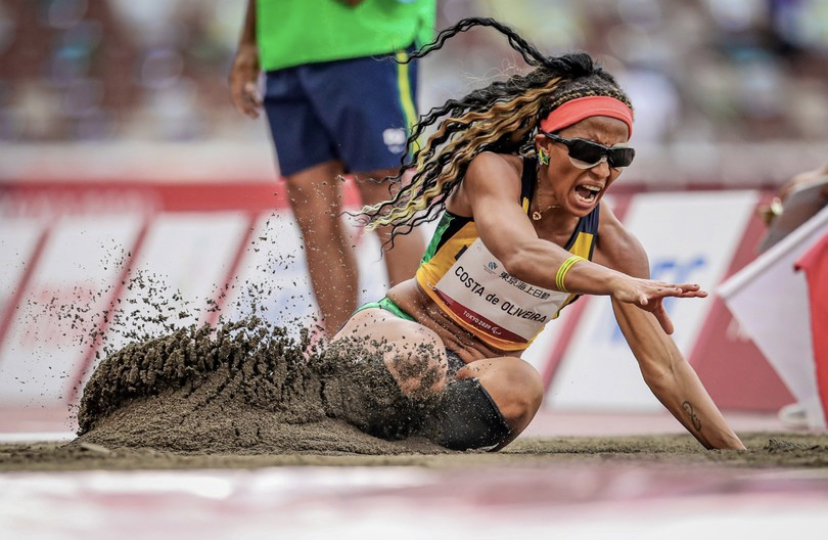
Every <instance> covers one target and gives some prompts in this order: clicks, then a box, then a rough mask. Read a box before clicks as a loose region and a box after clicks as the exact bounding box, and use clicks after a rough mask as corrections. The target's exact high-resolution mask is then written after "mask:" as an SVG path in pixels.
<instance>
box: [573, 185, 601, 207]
mask: <svg viewBox="0 0 828 540" xmlns="http://www.w3.org/2000/svg"><path fill="white" fill-rule="evenodd" d="M599 193H601V187H600V186H588V185H581V186H577V187H576V188H575V194H576V195H578V198H579V199H580V200H582V201H583V202H586V203H591V202H594V201H595V198H596V197H598V194H599Z"/></svg>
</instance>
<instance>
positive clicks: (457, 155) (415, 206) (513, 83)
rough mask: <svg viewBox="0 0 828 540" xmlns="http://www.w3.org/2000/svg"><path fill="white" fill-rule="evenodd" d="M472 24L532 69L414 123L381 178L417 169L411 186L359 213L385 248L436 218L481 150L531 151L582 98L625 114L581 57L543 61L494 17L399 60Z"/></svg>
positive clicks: (602, 75)
mask: <svg viewBox="0 0 828 540" xmlns="http://www.w3.org/2000/svg"><path fill="white" fill-rule="evenodd" d="M475 26H488V27H491V28H494V29H496V30H498V31H499V32H500V33H502V34H503V35H505V36H506V37H507V39H508V41H509V44H510V45H511V46H512V48H513V49H515V50H516V51H517V52H518V53H520V55H521V56H522V57H523V59H524V61H525V62H526V63H527V64H529V65H530V66H533V67H534V69H533V70H532V71H531V72H529V73H528V74H526V75H514V76H512V77H510V78H509V79H507V80H505V81H497V82H493V83H492V84H490V85H489V86H487V87H485V88H481V89H478V90H474V91H472V92H471V93H469V94H467V95H466V96H464V97H462V98H460V99H450V100H448V101H447V102H446V103H445V104H444V105H442V106H440V107H435V108H433V109H431V110H430V111H429V112H428V113H427V114H425V115H424V116H421V117H420V119H419V122H418V123H417V124H415V125H414V127H413V128H412V131H411V135H410V136H409V138H408V141H407V150H408V152H407V153H406V154H407V157H403V159H402V160H401V166H400V168H399V170H398V171H397V174H396V175H394V176H391V177H388V178H386V179H385V180H390V181H391V182H392V183H394V184H395V185H400V184H402V182H401V179H402V176H403V174H404V173H405V172H406V170H408V169H409V168H410V167H411V165H412V164H416V167H417V170H416V172H415V174H414V176H413V177H412V179H411V182H410V183H408V184H406V185H403V186H402V187H401V188H400V189H399V190H398V191H396V193H395V194H394V195H393V196H392V197H391V199H390V200H387V201H385V202H382V203H379V204H377V205H374V206H366V207H364V208H363V209H362V212H361V214H362V215H363V216H364V218H365V221H366V228H367V229H368V230H373V229H375V228H377V227H380V226H389V225H390V226H391V238H390V240H389V241H390V242H391V244H392V245H393V239H394V237H395V236H396V235H397V234H408V233H409V232H411V230H412V229H413V228H414V227H416V226H418V225H420V224H422V223H426V222H430V221H433V220H435V219H436V218H437V217H438V216H439V215H440V213H441V212H442V211H443V210H444V209H445V205H446V203H445V201H446V197H447V196H448V194H449V193H451V191H452V190H453V189H454V188H455V187H456V186H457V185H458V184H459V183H460V182H461V181H462V179H463V177H464V176H465V174H466V170H467V169H468V167H469V165H470V164H471V162H472V160H473V159H474V157H475V156H477V155H478V154H480V153H481V152H485V151H492V152H499V153H528V152H531V151H532V147H533V140H534V136H535V134H536V133H537V126H538V123H539V122H540V120H541V119H543V118H545V117H546V116H547V115H548V114H549V113H550V112H551V111H552V110H554V109H556V108H557V107H559V106H560V105H562V104H563V103H566V102H567V101H570V100H572V99H576V98H580V97H586V96H609V97H613V98H616V99H618V100H620V101H622V102H623V103H625V104H626V105H627V106H629V107H630V108H632V105H631V103H630V100H629V98H628V97H627V96H626V94H625V93H624V92H623V91H622V90H621V89H620V88H619V87H618V83H617V82H616V81H615V78H614V77H613V76H612V75H610V74H609V73H607V72H606V71H604V70H603V69H602V68H601V67H600V66H599V65H597V64H596V63H595V62H594V61H593V59H592V57H590V56H589V55H588V54H586V53H582V52H581V53H571V54H565V55H563V56H558V57H546V56H543V55H542V54H541V53H540V52H538V50H537V49H536V48H535V47H533V46H532V45H530V44H529V43H527V42H526V41H525V40H524V39H523V38H522V37H520V36H519V35H518V34H517V33H516V32H515V31H514V30H512V29H511V28H509V27H507V26H505V25H503V24H501V23H499V22H497V21H495V20H494V19H489V18H478V17H474V18H469V19H463V20H461V21H460V22H458V23H457V24H455V25H454V26H451V27H449V28H447V29H445V30H443V31H442V32H440V33H439V34H438V35H437V38H436V39H435V40H434V41H433V42H432V43H430V44H428V45H425V46H424V47H422V48H421V49H420V50H418V51H415V52H414V53H412V54H411V55H410V57H409V58H408V59H407V60H405V62H410V61H411V60H414V59H416V58H422V57H424V56H426V55H427V54H429V53H430V52H432V51H435V50H437V49H440V48H442V47H443V45H444V44H445V43H446V41H447V40H449V39H451V38H452V37H453V36H456V35H457V34H459V33H461V32H466V31H468V30H469V29H471V28H473V27H475ZM438 122H439V123H438ZM434 124H438V125H437V128H436V130H435V132H434V133H433V134H432V135H431V136H430V137H429V138H428V140H427V142H426V143H425V145H424V146H423V147H422V148H420V147H419V145H418V144H417V141H418V140H419V138H420V136H421V135H422V134H423V133H424V131H425V130H426V128H428V127H429V126H432V125H434Z"/></svg>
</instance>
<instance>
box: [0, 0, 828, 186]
mask: <svg viewBox="0 0 828 540" xmlns="http://www.w3.org/2000/svg"><path fill="white" fill-rule="evenodd" d="M245 5H246V2H244V1H243V0H0V155H3V156H6V159H5V161H6V162H7V165H8V164H9V163H10V161H9V160H11V159H12V158H10V157H8V156H15V155H18V156H19V155H25V152H24V153H23V154H20V153H14V152H12V151H10V150H9V148H12V149H14V148H17V147H20V146H21V145H22V146H25V147H27V148H35V147H37V146H38V145H47V146H49V147H51V148H55V146H66V147H72V146H74V145H81V146H84V147H86V148H89V147H90V144H91V145H93V146H94V145H95V144H108V145H112V144H114V143H117V144H119V145H121V146H123V145H125V144H126V145H129V144H139V145H140V144H142V143H152V144H162V145H163V144H168V143H169V144H174V143H182V142H186V143H194V142H202V143H205V142H207V143H211V144H218V143H221V144H226V145H230V146H233V145H235V146H244V145H251V144H256V145H258V144H260V143H261V142H262V141H263V140H266V137H267V134H266V131H265V129H264V127H263V125H262V123H257V122H250V121H249V120H247V119H246V118H244V117H242V116H241V115H239V114H238V113H237V112H236V111H235V110H234V109H233V108H232V107H231V105H230V101H229V97H228V90H227V74H228V71H229V66H230V61H231V59H232V55H233V54H234V52H235V47H236V43H237V40H238V36H239V31H240V28H241V22H242V18H243V15H244V9H245ZM467 16H492V17H495V18H497V19H499V20H501V21H503V22H505V23H507V24H509V25H511V26H513V27H514V28H515V29H517V30H518V32H519V33H520V34H521V35H523V36H524V37H526V38H527V39H528V40H530V41H531V42H533V43H534V44H536V45H537V46H538V47H539V48H540V49H541V50H543V51H545V52H548V53H549V54H560V53H563V52H567V51H572V50H586V51H588V52H590V53H591V54H593V55H594V56H596V57H597V58H598V59H599V60H600V61H601V63H603V64H604V65H605V66H606V67H608V68H609V69H610V70H611V71H612V72H614V73H616V74H617V75H618V76H619V78H620V80H621V82H622V85H623V86H624V87H625V88H626V89H627V90H628V92H629V93H630V94H631V96H632V98H633V103H634V104H635V106H636V114H637V121H636V133H635V136H634V139H633V142H634V143H635V145H636V146H637V147H640V148H643V149H647V151H646V152H639V156H640V162H639V163H637V165H638V166H639V169H638V171H637V172H634V171H633V169H636V167H635V166H634V167H633V168H632V169H631V171H630V175H631V176H632V175H637V176H636V177H637V178H638V179H639V180H641V181H644V182H646V181H648V180H659V181H665V179H669V180H672V181H673V182H679V183H681V182H685V184H686V183H688V182H689V183H697V184H701V183H705V182H708V183H710V182H721V183H725V184H726V183H727V182H728V181H732V182H733V183H734V185H754V186H755V185H766V184H773V183H777V182H781V181H782V180H784V179H785V178H787V177H788V176H790V174H792V173H794V172H798V171H800V170H803V169H807V168H810V167H812V166H816V165H818V164H820V163H821V162H823V161H824V159H825V157H824V156H825V155H828V152H826V150H828V144H826V143H828V0H727V1H720V0H508V1H507V0H438V22H437V28H438V29H440V28H443V27H445V26H447V25H449V24H451V23H453V22H455V21H456V20H458V19H460V18H463V17H467ZM523 69H525V66H524V65H522V63H521V61H520V60H519V58H517V57H515V56H514V55H513V54H511V53H510V49H509V48H508V45H507V43H506V41H505V40H504V39H503V38H502V36H499V35H498V34H497V33H496V32H491V31H486V30H473V31H471V32H469V33H468V34H466V35H464V36H462V39H455V40H453V41H452V42H451V43H450V45H449V46H447V47H446V48H445V49H444V50H442V51H439V52H436V53H433V54H432V55H431V56H430V57H428V58H427V59H426V60H425V61H424V63H423V72H422V78H421V84H420V89H421V95H420V104H421V111H425V110H427V109H428V108H430V107H431V106H434V105H437V104H439V103H441V102H442V101H444V100H445V99H447V98H449V97H457V96H459V95H461V94H463V93H465V92H467V91H469V90H470V89H472V88H474V87H476V86H479V85H481V84H483V83H485V82H488V81H490V80H492V79H495V78H497V77H501V76H503V75H504V74H509V73H513V72H515V71H520V70H523ZM3 149H5V151H3ZM261 149H262V153H264V154H267V153H268V150H267V147H266V146H265V145H261ZM3 161H4V160H0V177H4V176H5V177H8V176H10V174H8V173H7V174H4V173H3V172H2V169H3V164H2V162H3Z"/></svg>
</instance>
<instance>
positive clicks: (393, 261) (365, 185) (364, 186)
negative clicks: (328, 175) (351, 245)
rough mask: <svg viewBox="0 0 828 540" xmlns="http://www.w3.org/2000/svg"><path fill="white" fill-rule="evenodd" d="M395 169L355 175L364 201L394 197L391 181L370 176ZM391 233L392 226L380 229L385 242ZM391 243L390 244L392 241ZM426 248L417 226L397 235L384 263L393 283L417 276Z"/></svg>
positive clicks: (379, 200) (372, 202)
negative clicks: (391, 192) (389, 186)
mask: <svg viewBox="0 0 828 540" xmlns="http://www.w3.org/2000/svg"><path fill="white" fill-rule="evenodd" d="M396 173H397V171H396V170H385V171H376V172H373V173H367V174H359V175H356V179H357V181H356V185H357V187H358V188H359V193H360V196H361V197H362V203H363V204H366V205H374V204H378V203H381V202H383V201H387V200H388V199H389V198H390V197H391V196H390V194H389V192H388V183H387V182H379V183H378V182H376V181H372V180H371V179H373V180H382V179H383V178H385V177H386V176H392V175H395V174H396ZM390 234H391V228H390V227H380V228H378V229H377V235H378V236H379V239H380V243H382V244H384V243H385V242H386V241H387V240H388V239H389V237H390ZM388 247H390V244H389V246H388ZM424 251H425V243H424V241H423V236H422V233H421V232H420V231H419V230H418V229H414V230H413V231H411V233H410V234H398V235H397V237H396V238H395V239H394V247H393V248H392V249H391V250H390V251H387V252H385V254H384V256H385V266H386V268H387V269H388V280H389V281H390V283H391V286H392V287H393V286H394V285H396V284H397V283H400V282H402V281H405V280H407V279H410V278H412V277H414V274H415V273H416V272H417V267H418V266H419V265H420V259H421V258H422V256H423V252H424Z"/></svg>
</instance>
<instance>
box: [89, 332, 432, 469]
mask: <svg viewBox="0 0 828 540" xmlns="http://www.w3.org/2000/svg"><path fill="white" fill-rule="evenodd" d="M375 345H376V344H375ZM379 350H380V348H379V347H378V346H373V347H370V348H366V347H364V346H360V345H358V344H355V343H353V342H342V343H339V344H337V345H335V346H329V347H316V346H311V345H310V342H309V339H308V334H307V332H302V333H301V334H300V338H299V339H298V340H295V339H293V338H290V337H289V335H288V332H287V330H286V329H284V328H282V327H274V326H271V325H269V324H267V323H266V322H264V321H262V320H260V319H258V318H255V317H253V318H250V319H247V320H244V321H240V322H235V323H229V324H223V325H221V326H219V327H218V328H210V327H201V328H196V327H190V328H185V329H180V330H177V331H176V332H174V333H173V334H170V335H168V336H164V337H159V338H155V339H148V340H144V341H140V342H136V343H132V344H130V345H128V346H126V347H124V348H123V349H121V350H119V351H117V352H115V353H114V354H111V355H110V356H108V357H107V358H106V359H105V360H104V361H103V362H101V364H100V365H99V366H98V368H97V370H96V371H95V373H94V374H93V376H92V378H91V379H90V381H89V383H88V384H87V385H86V387H85V389H84V393H83V399H82V401H81V405H80V409H79V412H78V422H79V426H80V428H79V432H78V434H79V438H78V439H77V441H76V443H77V444H80V443H84V442H85V443H95V444H101V445H104V446H106V447H109V448H117V447H133V448H137V447H149V448H155V449H159V450H172V451H187V452H237V451H244V452H246V453H289V452H290V453H295V452H308V453H324V454H327V453H332V454H333V453H342V452H348V453H360V454H400V453H410V452H425V453H437V452H445V451H446V450H444V449H442V448H441V447H439V446H437V445H434V444H432V443H430V442H428V441H427V440H425V439H423V438H421V437H416V436H412V435H413V434H415V433H416V430H417V428H418V426H419V425H420V423H421V421H422V419H423V417H424V415H427V414H429V407H431V406H433V405H432V404H430V403H429V402H428V401H427V400H422V399H419V400H412V399H409V398H406V397H405V396H403V395H402V394H401V393H400V391H399V389H398V387H397V385H396V383H395V381H394V379H393V378H392V377H391V375H390V374H389V372H388V370H387V369H386V368H385V367H384V365H383V364H382V362H381V360H380V357H381V355H380V353H379V352H378V351H379ZM369 351H370V352H369ZM389 418H390V419H391V421H389ZM379 437H382V438H379Z"/></svg>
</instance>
